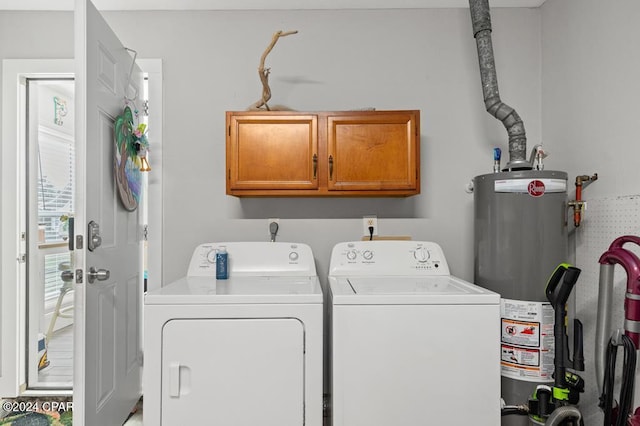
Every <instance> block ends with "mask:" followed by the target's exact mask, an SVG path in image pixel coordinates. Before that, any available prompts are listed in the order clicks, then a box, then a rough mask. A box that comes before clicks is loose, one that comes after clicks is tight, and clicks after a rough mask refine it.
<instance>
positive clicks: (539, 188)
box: [527, 180, 545, 197]
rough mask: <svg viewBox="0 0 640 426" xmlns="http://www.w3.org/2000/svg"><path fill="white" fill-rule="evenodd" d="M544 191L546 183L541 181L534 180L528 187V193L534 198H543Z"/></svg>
mask: <svg viewBox="0 0 640 426" xmlns="http://www.w3.org/2000/svg"><path fill="white" fill-rule="evenodd" d="M544 190H545V187H544V182H542V181H540V180H532V181H531V182H529V186H528V187H527V192H529V195H531V196H532V197H542V195H544Z"/></svg>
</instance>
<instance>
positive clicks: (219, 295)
mask: <svg viewBox="0 0 640 426" xmlns="http://www.w3.org/2000/svg"><path fill="white" fill-rule="evenodd" d="M322 300H323V297H322V288H321V287H320V283H319V281H318V277H317V276H313V277H272V276H267V277H233V278H229V279H228V280H216V279H215V278H211V277H185V278H182V279H179V280H177V281H175V282H173V283H171V284H169V285H167V286H165V287H162V288H160V289H157V290H153V291H150V292H148V293H147V294H146V295H145V298H144V302H145V304H147V305H152V304H163V305H165V304H171V305H196V304H197V305H202V304H237V303H243V304H247V303H248V304H259V303H270V304H273V303H277V304H283V303H285V304H287V303H320V304H321V303H322Z"/></svg>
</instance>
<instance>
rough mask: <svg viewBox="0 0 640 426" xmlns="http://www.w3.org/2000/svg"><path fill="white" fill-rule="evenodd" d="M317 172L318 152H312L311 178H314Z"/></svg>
mask: <svg viewBox="0 0 640 426" xmlns="http://www.w3.org/2000/svg"><path fill="white" fill-rule="evenodd" d="M317 172H318V154H313V179H314V180H315V179H316V175H317Z"/></svg>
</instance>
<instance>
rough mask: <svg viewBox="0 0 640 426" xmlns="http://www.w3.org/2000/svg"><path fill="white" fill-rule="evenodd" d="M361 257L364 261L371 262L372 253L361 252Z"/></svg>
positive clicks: (368, 251)
mask: <svg viewBox="0 0 640 426" xmlns="http://www.w3.org/2000/svg"><path fill="white" fill-rule="evenodd" d="M362 257H364V259H365V260H371V259H373V252H372V251H371V250H365V251H364V252H362Z"/></svg>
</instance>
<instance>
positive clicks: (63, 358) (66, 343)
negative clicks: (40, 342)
mask: <svg viewBox="0 0 640 426" xmlns="http://www.w3.org/2000/svg"><path fill="white" fill-rule="evenodd" d="M47 358H48V360H49V366H48V367H46V368H44V369H42V370H40V371H39V372H38V381H40V382H43V383H46V384H53V383H55V384H56V385H57V386H59V387H71V385H72V384H73V326H68V327H65V328H63V329H60V330H57V331H55V332H54V333H53V334H52V335H51V341H50V342H49V344H48V345H47Z"/></svg>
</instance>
